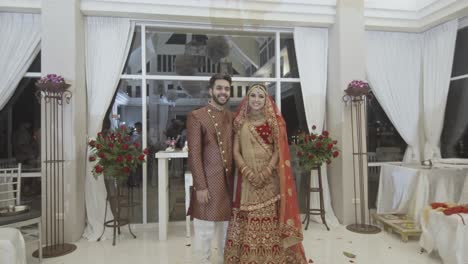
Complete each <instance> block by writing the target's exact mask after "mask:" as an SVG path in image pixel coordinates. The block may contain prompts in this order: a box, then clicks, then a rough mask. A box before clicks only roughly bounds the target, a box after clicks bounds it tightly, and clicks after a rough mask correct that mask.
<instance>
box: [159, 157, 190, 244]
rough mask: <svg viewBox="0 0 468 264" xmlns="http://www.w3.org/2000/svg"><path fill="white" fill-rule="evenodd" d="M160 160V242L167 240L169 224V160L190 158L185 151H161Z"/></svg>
mask: <svg viewBox="0 0 468 264" xmlns="http://www.w3.org/2000/svg"><path fill="white" fill-rule="evenodd" d="M155 158H156V159H158V199H159V201H158V214H159V240H167V223H168V222H169V168H168V167H169V166H168V164H169V159H184V158H188V152H185V151H159V152H157V153H156V154H155Z"/></svg>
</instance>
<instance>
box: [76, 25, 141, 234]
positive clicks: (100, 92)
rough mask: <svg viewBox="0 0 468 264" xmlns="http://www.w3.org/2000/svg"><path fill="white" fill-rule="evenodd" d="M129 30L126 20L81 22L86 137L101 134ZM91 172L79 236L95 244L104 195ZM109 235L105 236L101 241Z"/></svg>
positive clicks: (101, 222) (101, 221) (101, 224)
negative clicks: (82, 28) (86, 122)
mask: <svg viewBox="0 0 468 264" xmlns="http://www.w3.org/2000/svg"><path fill="white" fill-rule="evenodd" d="M133 30H134V22H131V21H130V20H129V19H127V18H114V17H86V19H85V37H86V42H85V48H86V87H87V97H88V137H96V135H97V133H98V132H99V131H100V130H101V126H102V122H103V120H104V117H105V114H106V111H107V109H108V108H109V106H110V104H111V102H112V98H113V95H114V93H115V90H116V88H117V84H118V82H119V80H120V74H121V73H122V70H123V67H124V63H125V59H126V57H127V54H128V51H129V49H130V43H131V40H132V35H133ZM88 154H89V153H88ZM92 168H93V164H92V163H91V162H89V161H88V162H87V175H86V178H85V199H86V216H87V225H86V229H85V232H84V234H83V236H84V237H85V238H88V239H89V240H91V241H95V240H97V239H98V238H99V236H100V235H101V233H102V230H103V228H104V212H105V207H106V195H107V192H106V188H105V185H104V179H103V177H98V178H97V179H95V178H94V176H93V174H92ZM107 208H108V210H107V216H108V219H112V212H111V211H110V208H109V206H108V207H107ZM108 230H110V229H108ZM109 235H110V233H109V234H107V233H106V234H105V235H104V238H105V237H106V236H109Z"/></svg>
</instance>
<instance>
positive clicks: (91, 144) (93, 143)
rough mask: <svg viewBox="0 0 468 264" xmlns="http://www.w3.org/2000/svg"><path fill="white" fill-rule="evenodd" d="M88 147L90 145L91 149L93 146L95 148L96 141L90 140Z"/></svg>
mask: <svg viewBox="0 0 468 264" xmlns="http://www.w3.org/2000/svg"><path fill="white" fill-rule="evenodd" d="M89 145H90V146H91V147H93V148H94V146H96V141H94V140H91V141H90V142H89Z"/></svg>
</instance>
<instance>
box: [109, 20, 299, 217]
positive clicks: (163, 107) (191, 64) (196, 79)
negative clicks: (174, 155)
mask: <svg viewBox="0 0 468 264" xmlns="http://www.w3.org/2000/svg"><path fill="white" fill-rule="evenodd" d="M221 32H222V33H221ZM277 37H279V39H278V41H279V42H280V45H279V46H280V49H279V50H276V45H275V43H276V40H277V39H276V38H277ZM142 49H145V50H146V52H142ZM145 55H146V57H145V58H142V56H145ZM277 55H279V59H278V58H277ZM277 60H278V61H279V60H281V63H279V62H278V64H280V65H281V67H280V69H279V70H280V71H279V72H276V71H277V69H276V67H275V65H276V63H277ZM149 65H151V66H152V67H151V68H149V67H148V66H149ZM144 68H146V69H144ZM215 73H230V74H231V75H232V76H233V83H232V86H231V100H230V108H231V110H232V111H235V110H236V108H237V107H238V105H239V103H240V101H241V100H242V97H243V96H244V95H245V94H246V92H247V91H248V88H249V86H250V85H251V84H252V83H255V82H261V83H264V84H265V85H267V86H268V90H269V92H270V95H272V96H273V97H274V98H275V97H276V100H278V99H281V103H282V104H284V107H285V108H284V111H283V115H284V116H285V119H287V120H288V132H290V133H293V132H292V131H297V130H298V129H299V128H301V127H306V126H305V114H304V107H303V104H302V93H301V89H300V85H299V79H298V73H297V63H296V56H295V52H294V41H293V36H292V33H290V32H288V33H286V32H285V33H283V32H281V33H279V32H271V31H269V32H268V31H265V32H262V31H253V32H245V33H243V32H239V31H235V32H234V31H233V32H229V31H226V30H223V31H219V30H208V29H207V30H201V29H193V30H190V29H177V30H173V29H168V28H165V27H155V26H151V25H141V26H137V27H136V28H135V33H134V36H133V40H132V45H131V47H130V51H129V55H128V58H127V61H126V63H125V66H124V70H123V72H122V76H121V81H120V84H119V87H118V90H117V95H116V97H115V100H114V102H113V105H112V106H111V107H110V108H109V118H111V119H112V120H111V122H110V123H111V124H112V125H114V126H117V125H119V124H126V125H128V126H130V127H134V126H135V124H136V123H138V122H142V123H143V124H145V125H144V127H146V131H143V137H145V138H146V141H147V145H146V146H145V147H148V148H149V149H150V150H151V152H152V153H153V154H154V153H155V152H157V151H160V150H164V149H165V148H166V144H165V142H166V140H167V139H168V138H175V139H177V141H178V146H179V147H182V146H183V144H184V141H185V139H184V137H185V134H186V131H185V123H186V116H187V114H188V113H189V112H190V111H192V110H194V109H196V108H199V107H201V106H204V105H206V103H207V101H208V99H209V94H208V89H207V88H208V80H209V78H210V77H211V76H212V75H213V74H215ZM141 87H146V89H142V88H141ZM145 93H146V94H145ZM289 120H291V121H289ZM144 166H146V168H147V172H146V175H145V176H143V175H141V174H142V173H139V174H140V175H136V176H135V177H132V181H131V182H130V181H129V182H128V184H127V185H128V186H127V187H128V189H129V192H131V193H134V199H135V200H136V203H138V204H139V205H138V208H136V210H135V212H138V213H136V214H135V215H134V216H133V219H132V222H134V223H146V222H157V221H158V218H157V215H158V207H157V200H158V199H157V186H158V180H157V179H158V170H157V164H156V162H155V160H154V159H148V162H147V163H146V164H145V165H144ZM186 166H187V164H186V161H183V160H179V159H173V160H171V161H170V164H169V167H170V177H169V179H170V183H169V188H170V192H169V193H170V197H169V206H170V208H169V210H170V212H171V214H170V216H169V217H170V219H171V220H184V219H185V204H184V202H185V193H184V171H185V170H186ZM144 179H146V190H145V191H143V190H142V188H143V186H144V184H143V182H144ZM298 184H299V182H298ZM144 193H146V196H145V197H144V196H143V194H144ZM145 204H146V206H145Z"/></svg>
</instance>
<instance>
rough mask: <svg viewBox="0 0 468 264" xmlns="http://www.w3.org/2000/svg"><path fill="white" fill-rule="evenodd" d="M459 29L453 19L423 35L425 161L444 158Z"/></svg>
mask: <svg viewBox="0 0 468 264" xmlns="http://www.w3.org/2000/svg"><path fill="white" fill-rule="evenodd" d="M457 30H458V21H457V20H456V19H454V20H452V21H449V22H447V23H445V24H442V25H439V26H437V27H435V28H432V29H430V30H428V31H426V32H424V36H423V38H424V47H423V86H424V89H423V101H424V106H423V107H424V132H425V134H426V143H425V146H424V159H434V158H441V155H440V146H439V142H440V136H441V134H442V128H443V124H444V114H445V105H446V102H447V95H448V90H449V85H450V75H451V73H452V63H453V54H454V51H455V40H456V37H457Z"/></svg>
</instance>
